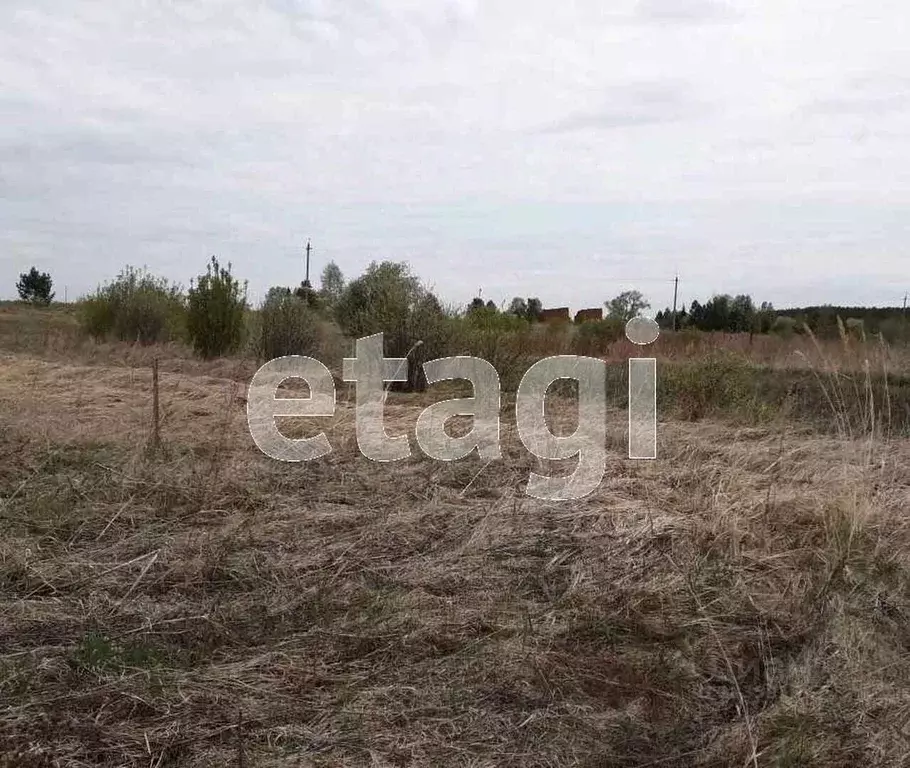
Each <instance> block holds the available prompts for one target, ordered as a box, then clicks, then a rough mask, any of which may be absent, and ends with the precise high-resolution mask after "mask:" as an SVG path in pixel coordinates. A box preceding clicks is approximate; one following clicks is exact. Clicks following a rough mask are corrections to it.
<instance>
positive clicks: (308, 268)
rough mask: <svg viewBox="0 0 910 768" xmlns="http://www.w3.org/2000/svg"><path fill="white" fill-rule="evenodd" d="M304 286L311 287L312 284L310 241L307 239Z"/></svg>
mask: <svg viewBox="0 0 910 768" xmlns="http://www.w3.org/2000/svg"><path fill="white" fill-rule="evenodd" d="M303 287H304V288H311V287H312V286H311V285H310V241H309V240H307V241H306V277H305V278H304V281H303Z"/></svg>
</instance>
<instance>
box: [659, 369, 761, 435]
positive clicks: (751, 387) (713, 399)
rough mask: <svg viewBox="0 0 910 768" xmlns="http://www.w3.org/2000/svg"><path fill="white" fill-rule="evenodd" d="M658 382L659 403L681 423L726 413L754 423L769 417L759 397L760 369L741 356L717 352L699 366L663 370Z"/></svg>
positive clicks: (660, 371)
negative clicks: (665, 406)
mask: <svg viewBox="0 0 910 768" xmlns="http://www.w3.org/2000/svg"><path fill="white" fill-rule="evenodd" d="M657 382H658V384H657V387H658V391H657V396H658V402H659V403H660V404H666V405H668V406H669V407H670V408H672V409H673V410H674V411H675V412H676V414H677V416H678V417H679V418H681V419H685V420H691V421H697V420H699V419H701V418H703V417H705V416H708V415H711V414H716V413H723V414H726V415H728V416H733V417H739V418H744V419H745V420H747V421H754V420H756V419H760V418H764V416H765V415H766V414H765V413H764V408H763V407H762V405H761V404H760V402H759V399H758V394H757V384H758V369H757V368H756V367H755V366H753V365H752V364H751V363H750V362H749V361H748V360H747V359H745V358H743V357H740V356H738V355H734V354H730V353H723V352H716V353H713V354H711V355H709V356H708V357H706V358H705V359H704V360H699V361H697V362H685V363H673V364H670V365H666V366H662V367H661V369H660V370H659V371H658V375H657Z"/></svg>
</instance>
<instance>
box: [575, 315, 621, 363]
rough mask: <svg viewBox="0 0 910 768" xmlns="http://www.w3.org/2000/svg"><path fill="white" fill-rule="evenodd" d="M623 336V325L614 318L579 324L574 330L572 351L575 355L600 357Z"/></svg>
mask: <svg viewBox="0 0 910 768" xmlns="http://www.w3.org/2000/svg"><path fill="white" fill-rule="evenodd" d="M624 336H625V325H624V324H623V322H622V321H621V320H617V319H615V318H607V319H605V320H595V321H593V322H591V321H589V322H586V323H580V324H579V325H578V326H576V329H575V338H574V340H573V346H574V348H575V349H574V351H575V354H576V355H588V356H597V355H602V354H604V353H605V352H606V351H607V348H608V347H609V346H610V344H612V343H614V342H616V341H619V340H620V339H622V338H623V337H624Z"/></svg>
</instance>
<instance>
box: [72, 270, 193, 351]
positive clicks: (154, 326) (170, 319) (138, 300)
mask: <svg viewBox="0 0 910 768" xmlns="http://www.w3.org/2000/svg"><path fill="white" fill-rule="evenodd" d="M78 316H79V323H80V326H81V327H82V329H83V331H85V332H86V333H87V334H89V335H90V336H92V337H93V338H95V339H98V340H104V339H108V338H115V339H118V340H120V341H134V342H139V343H140V344H154V343H156V342H162V341H170V340H173V339H176V338H180V337H181V336H182V335H183V334H184V331H185V323H186V304H185V299H184V295H183V291H182V290H181V289H180V287H179V286H177V285H172V284H169V283H168V281H167V280H166V279H165V278H159V277H155V276H154V275H152V274H150V273H149V272H148V271H147V270H146V269H144V268H143V269H135V268H133V267H130V266H127V267H126V268H125V269H124V270H123V271H122V272H121V273H120V274H119V275H118V276H117V278H116V279H115V280H114V281H113V282H111V283H108V284H106V285H104V286H102V287H100V288H98V289H97V290H96V291H95V292H94V293H93V294H90V295H89V296H87V297H85V298H83V299H82V300H81V301H80V302H79V305H78Z"/></svg>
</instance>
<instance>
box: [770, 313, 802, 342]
mask: <svg viewBox="0 0 910 768" xmlns="http://www.w3.org/2000/svg"><path fill="white" fill-rule="evenodd" d="M796 330H797V328H796V320H795V319H794V318H792V317H787V316H786V315H778V317H776V318H775V319H774V322H773V323H772V324H771V333H775V334H777V335H778V336H783V337H784V338H789V337H790V336H792V335H793V334H794V333H796Z"/></svg>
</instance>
